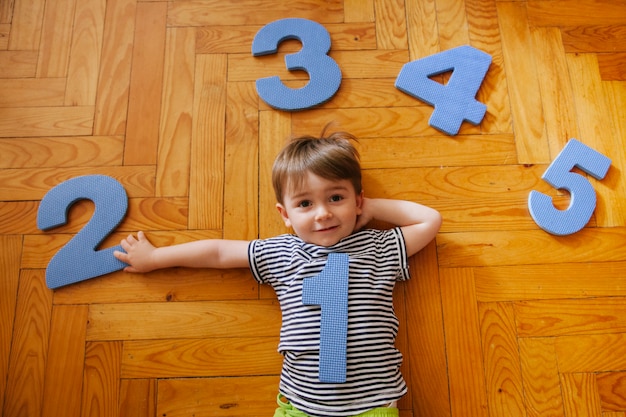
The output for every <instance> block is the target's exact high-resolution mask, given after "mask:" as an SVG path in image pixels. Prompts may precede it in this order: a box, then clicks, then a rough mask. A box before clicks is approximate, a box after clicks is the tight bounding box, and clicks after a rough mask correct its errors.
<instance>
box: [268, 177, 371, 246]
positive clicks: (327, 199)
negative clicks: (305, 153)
mask: <svg viewBox="0 0 626 417" xmlns="http://www.w3.org/2000/svg"><path fill="white" fill-rule="evenodd" d="M287 188H288V190H287V191H286V192H285V195H284V196H283V204H280V203H278V204H276V208H278V211H279V212H280V214H281V216H282V217H283V220H284V222H285V225H286V226H287V227H292V228H293V230H294V232H295V233H296V235H298V236H299V237H300V239H302V240H304V241H305V242H307V243H313V244H315V245H318V246H332V245H334V244H335V243H337V242H339V241H340V240H341V239H343V238H344V237H347V236H350V235H351V234H352V232H353V231H354V227H355V225H356V221H357V217H358V216H359V215H360V214H361V205H362V203H363V195H362V193H361V194H359V195H357V194H356V191H355V190H354V186H353V185H352V182H350V180H328V179H325V178H322V177H319V176H317V175H315V174H313V173H310V172H309V173H307V174H306V176H305V178H304V180H303V182H302V187H300V188H298V189H292V188H293V187H287Z"/></svg>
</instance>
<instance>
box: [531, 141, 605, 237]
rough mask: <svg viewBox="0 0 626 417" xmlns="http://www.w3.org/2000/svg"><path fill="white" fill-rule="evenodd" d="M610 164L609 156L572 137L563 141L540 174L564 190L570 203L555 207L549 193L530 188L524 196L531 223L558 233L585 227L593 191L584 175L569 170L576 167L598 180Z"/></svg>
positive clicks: (570, 231) (554, 185)
mask: <svg viewBox="0 0 626 417" xmlns="http://www.w3.org/2000/svg"><path fill="white" fill-rule="evenodd" d="M610 166H611V160H610V159H609V158H607V157H606V156H604V155H602V154H601V153H599V152H596V151H595V150H593V149H591V148H590V147H588V146H587V145H584V144H583V143H581V142H579V141H577V140H576V139H571V140H570V141H569V142H567V144H566V145H565V147H564V148H563V150H562V151H561V152H560V153H559V155H558V156H557V157H556V158H555V159H554V161H552V163H551V164H550V166H549V167H548V169H547V170H546V172H545V173H544V174H543V176H542V177H541V178H543V179H544V180H545V181H546V182H547V183H548V184H550V185H551V186H553V187H554V188H556V189H564V190H567V191H568V192H569V193H570V205H569V207H568V208H567V209H566V210H558V209H556V208H555V207H554V204H552V199H551V198H550V197H549V196H547V195H545V194H543V193H540V192H539V191H535V190H532V191H531V192H530V194H529V196H528V208H529V210H530V215H531V216H532V218H533V220H535V223H537V225H538V226H539V227H541V228H542V229H543V230H545V231H546V232H549V233H552V234H554V235H559V236H564V235H569V234H572V233H575V232H578V231H579V230H580V229H582V228H583V227H585V225H586V224H587V222H589V219H590V218H591V215H592V213H593V210H594V209H595V207H596V192H595V190H594V189H593V186H592V185H591V183H590V182H589V180H587V178H585V177H584V176H582V175H580V174H577V173H575V172H571V170H572V169H573V168H574V167H578V168H580V169H581V170H583V171H584V172H586V173H587V174H589V175H591V176H593V177H594V178H596V179H598V180H601V179H603V178H604V177H605V175H606V173H607V171H608V170H609V167H610Z"/></svg>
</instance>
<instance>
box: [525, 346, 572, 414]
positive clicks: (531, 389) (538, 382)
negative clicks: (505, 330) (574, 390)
mask: <svg viewBox="0 0 626 417" xmlns="http://www.w3.org/2000/svg"><path fill="white" fill-rule="evenodd" d="M518 343H519V349H520V358H521V368H522V379H523V382H524V401H525V406H526V410H527V411H528V414H529V415H536V416H556V417H565V411H564V409H563V397H562V392H561V381H560V379H559V370H558V367H557V362H556V357H555V351H554V341H553V339H551V338H523V339H518Z"/></svg>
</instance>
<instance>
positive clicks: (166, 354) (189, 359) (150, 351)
mask: <svg viewBox="0 0 626 417" xmlns="http://www.w3.org/2000/svg"><path fill="white" fill-rule="evenodd" d="M277 346H278V336H277V335H276V336H274V337H233V338H209V339H164V340H148V341H132V340H131V341H126V342H124V357H123V360H122V377H123V378H176V377H180V378H183V377H185V378H189V377H203V376H204V377H221V376H240V377H244V376H251V375H275V374H278V373H280V369H281V365H282V355H281V354H279V353H278V352H277V351H276V347H277Z"/></svg>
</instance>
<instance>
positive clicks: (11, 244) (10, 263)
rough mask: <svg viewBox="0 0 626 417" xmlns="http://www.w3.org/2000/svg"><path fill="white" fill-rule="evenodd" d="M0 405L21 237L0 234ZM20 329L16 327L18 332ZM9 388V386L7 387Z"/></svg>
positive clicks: (17, 279) (11, 328)
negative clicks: (0, 277)
mask: <svg viewBox="0 0 626 417" xmlns="http://www.w3.org/2000/svg"><path fill="white" fill-rule="evenodd" d="M0 248H2V250H1V251H0V276H2V280H1V281H0V318H1V319H0V398H2V400H0V406H1V405H2V404H3V401H4V399H5V397H6V395H5V393H6V391H7V388H9V387H7V376H8V375H9V373H10V370H9V356H10V354H11V340H12V339H13V328H14V322H15V319H16V312H15V305H16V303H17V295H18V293H17V291H18V285H19V277H20V267H19V262H20V260H19V259H20V256H21V252H22V250H21V239H20V237H19V236H6V235H0ZM19 330H20V329H16V331H17V332H19ZM9 389H10V388H9Z"/></svg>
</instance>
